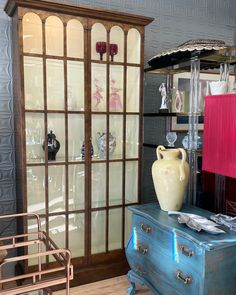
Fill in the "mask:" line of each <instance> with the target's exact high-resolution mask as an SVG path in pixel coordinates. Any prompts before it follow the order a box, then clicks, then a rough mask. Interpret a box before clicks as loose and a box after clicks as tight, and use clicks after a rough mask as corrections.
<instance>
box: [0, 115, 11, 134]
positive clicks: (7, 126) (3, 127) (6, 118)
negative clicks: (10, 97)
mask: <svg viewBox="0 0 236 295" xmlns="http://www.w3.org/2000/svg"><path fill="white" fill-rule="evenodd" d="M9 130H11V131H13V118H12V114H10V115H8V114H1V113H0V131H1V132H8V131H9Z"/></svg>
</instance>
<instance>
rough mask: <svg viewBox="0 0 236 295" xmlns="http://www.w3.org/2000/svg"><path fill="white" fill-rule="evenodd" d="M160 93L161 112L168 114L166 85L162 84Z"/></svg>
mask: <svg viewBox="0 0 236 295" xmlns="http://www.w3.org/2000/svg"><path fill="white" fill-rule="evenodd" d="M159 92H160V93H161V107H160V109H159V111H160V112H168V106H167V103H168V99H167V92H166V85H165V83H161V85H160V87H159Z"/></svg>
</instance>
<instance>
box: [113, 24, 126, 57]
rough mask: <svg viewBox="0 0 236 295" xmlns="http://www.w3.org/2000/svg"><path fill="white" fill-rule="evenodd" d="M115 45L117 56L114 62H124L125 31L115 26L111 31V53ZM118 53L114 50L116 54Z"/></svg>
mask: <svg viewBox="0 0 236 295" xmlns="http://www.w3.org/2000/svg"><path fill="white" fill-rule="evenodd" d="M112 44H115V45H117V47H118V48H117V54H115V55H114V57H113V61H116V62H124V31H123V30H122V29H121V28H120V27H118V26H114V27H112V28H111V31H110V53H111V52H112V49H113V48H112V47H113V45H112ZM115 52H116V51H115V50H114V53H115ZM110 60H111V55H110Z"/></svg>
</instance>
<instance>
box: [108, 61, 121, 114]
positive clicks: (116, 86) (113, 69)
mask: <svg viewBox="0 0 236 295" xmlns="http://www.w3.org/2000/svg"><path fill="white" fill-rule="evenodd" d="M123 85H124V68H123V67H122V66H112V65H111V66H110V95H109V108H110V111H111V112H122V111H123V88H124V86H123Z"/></svg>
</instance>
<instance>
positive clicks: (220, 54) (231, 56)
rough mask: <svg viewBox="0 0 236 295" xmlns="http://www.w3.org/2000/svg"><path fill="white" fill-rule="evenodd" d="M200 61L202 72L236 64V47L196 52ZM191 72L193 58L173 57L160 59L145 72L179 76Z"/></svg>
mask: <svg viewBox="0 0 236 295" xmlns="http://www.w3.org/2000/svg"><path fill="white" fill-rule="evenodd" d="M195 55H197V57H198V59H199V60H200V70H209V69H216V68H219V67H220V65H221V64H222V63H228V64H231V65H234V64H236V46H230V47H226V48H224V49H220V50H212V52H210V53H209V52H208V53H206V52H204V51H203V52H201V51H199V52H197V53H196V51H195V52H194V56H195ZM190 70H191V56H189V53H188V56H187V57H182V58H181V59H180V58H179V59H178V58H175V59H174V58H172V56H162V57H160V58H158V64H156V65H155V66H151V67H148V68H146V69H145V70H144V71H145V72H146V73H147V72H148V73H150V74H161V75H167V74H177V73H183V72H190Z"/></svg>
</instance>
